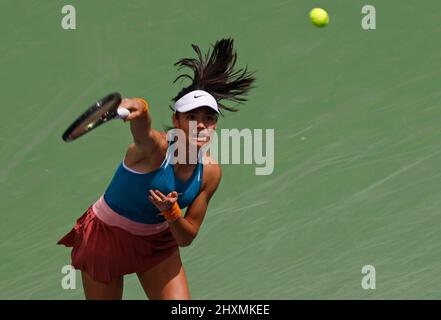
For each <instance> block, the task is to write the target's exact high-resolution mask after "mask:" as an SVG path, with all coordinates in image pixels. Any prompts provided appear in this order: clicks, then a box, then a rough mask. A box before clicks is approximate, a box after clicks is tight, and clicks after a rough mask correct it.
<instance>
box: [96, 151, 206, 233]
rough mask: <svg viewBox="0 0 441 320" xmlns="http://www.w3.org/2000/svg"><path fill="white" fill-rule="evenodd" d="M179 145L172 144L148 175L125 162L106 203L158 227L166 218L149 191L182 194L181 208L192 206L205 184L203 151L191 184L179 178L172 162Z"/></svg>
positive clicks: (117, 172) (121, 213)
mask: <svg viewBox="0 0 441 320" xmlns="http://www.w3.org/2000/svg"><path fill="white" fill-rule="evenodd" d="M174 150H175V145H174V144H173V143H172V144H169V147H168V149H167V154H166V156H165V159H164V161H163V162H162V164H161V166H160V167H159V168H158V169H156V170H154V171H151V172H148V173H139V172H136V171H133V170H131V169H130V168H128V167H127V166H126V165H125V164H124V160H123V161H121V163H120V164H119V166H118V167H117V169H116V172H115V174H114V176H113V178H112V180H111V182H110V184H109V186H108V187H107V189H106V191H105V193H104V200H105V201H106V203H107V204H108V205H109V207H110V208H111V209H112V210H113V211H115V212H117V213H118V214H120V215H122V216H124V217H126V218H128V219H130V220H132V221H135V222H140V223H145V224H156V223H161V222H164V221H165V219H164V217H163V216H161V215H160V214H159V213H160V212H159V210H158V209H157V208H156V207H155V205H154V204H153V203H152V202H151V201H150V200H149V198H148V195H149V190H150V189H153V190H155V189H156V190H159V191H161V192H162V193H163V194H165V195H167V194H169V193H170V192H172V191H176V192H177V193H178V204H179V207H180V208H181V209H183V208H185V207H187V206H189V205H190V204H191V203H192V202H193V200H194V199H195V198H196V197H197V195H198V194H199V192H200V188H201V184H202V172H203V164H202V158H203V156H202V153H201V151H202V149H201V150H200V151H199V154H198V163H197V165H196V167H195V169H194V170H193V173H192V175H191V177H190V178H189V179H188V180H187V181H181V180H180V179H179V178H178V177H176V175H175V173H174V170H173V167H174V166H173V164H172V163H171V159H172V157H173V154H174Z"/></svg>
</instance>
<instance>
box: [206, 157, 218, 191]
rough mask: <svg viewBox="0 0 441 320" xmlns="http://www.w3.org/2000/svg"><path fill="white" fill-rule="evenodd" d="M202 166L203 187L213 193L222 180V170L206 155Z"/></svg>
mask: <svg viewBox="0 0 441 320" xmlns="http://www.w3.org/2000/svg"><path fill="white" fill-rule="evenodd" d="M203 165H204V174H203V179H202V180H203V181H202V183H203V187H204V189H206V190H209V191H211V192H213V193H214V191H216V189H217V187H218V185H219V183H220V181H221V179H222V169H221V167H220V165H219V164H218V163H217V161H216V160H214V159H213V158H212V157H210V156H208V155H207V156H206V157H204V161H203Z"/></svg>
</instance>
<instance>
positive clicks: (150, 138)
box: [120, 98, 167, 163]
mask: <svg viewBox="0 0 441 320" xmlns="http://www.w3.org/2000/svg"><path fill="white" fill-rule="evenodd" d="M120 107H123V108H126V109H129V110H130V115H129V116H128V117H127V118H126V119H125V121H130V130H131V132H132V136H133V142H134V143H133V144H132V145H130V146H129V149H128V150H127V155H126V161H127V162H130V163H136V162H138V161H141V160H144V159H149V160H151V158H152V156H155V155H158V157H159V158H161V157H162V155H160V154H158V152H157V151H158V150H160V149H161V148H166V147H167V141H166V139H165V137H164V135H163V134H162V133H161V132H159V131H157V130H154V129H153V128H152V127H151V124H152V118H151V116H150V113H149V107H148V104H147V102H146V101H145V100H144V99H140V98H131V99H127V98H126V99H123V100H122V102H121V104H120Z"/></svg>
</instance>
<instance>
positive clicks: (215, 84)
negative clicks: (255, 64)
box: [173, 39, 256, 111]
mask: <svg viewBox="0 0 441 320" xmlns="http://www.w3.org/2000/svg"><path fill="white" fill-rule="evenodd" d="M233 41H234V40H233V39H222V40H220V41H217V42H216V44H215V45H214V46H213V51H212V52H211V54H210V50H208V52H207V54H206V55H205V57H203V56H202V54H201V50H200V49H199V47H198V46H197V45H194V44H192V45H191V46H192V47H193V50H194V51H195V52H196V53H197V56H198V57H197V59H195V58H184V59H181V60H179V61H178V62H176V63H175V66H179V70H181V69H182V68H183V67H188V68H190V69H191V70H192V71H193V76H190V75H188V74H181V75H179V76H178V77H177V78H176V79H175V80H174V81H173V83H175V82H176V81H178V80H179V79H181V78H188V79H190V80H191V84H190V85H189V86H187V87H185V88H183V89H182V90H181V91H180V92H179V93H178V94H177V96H176V97H174V98H173V101H174V102H176V101H177V100H179V99H180V98H181V97H182V96H184V95H186V94H187V93H189V92H191V91H193V90H204V91H207V92H208V93H210V94H211V95H212V96H213V97H214V98H215V99H216V101H217V104H218V106H219V108H220V109H221V110H222V109H224V110H228V111H238V110H237V109H235V108H231V107H227V106H225V105H224V104H222V103H220V102H219V101H221V100H229V101H233V102H237V103H243V102H245V101H247V98H246V97H245V96H246V95H247V94H248V91H249V90H250V89H251V88H252V84H253V83H254V81H255V80H256V79H255V78H254V77H253V76H252V75H253V74H254V72H249V71H248V69H247V67H245V68H243V69H239V70H234V66H235V64H236V60H237V53H236V52H235V51H234V49H233Z"/></svg>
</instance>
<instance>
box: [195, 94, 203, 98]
mask: <svg viewBox="0 0 441 320" xmlns="http://www.w3.org/2000/svg"><path fill="white" fill-rule="evenodd" d="M203 96H204V95H203V94H201V95H200V96H196V95H195V96H194V98H195V99H197V98H200V97H203Z"/></svg>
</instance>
